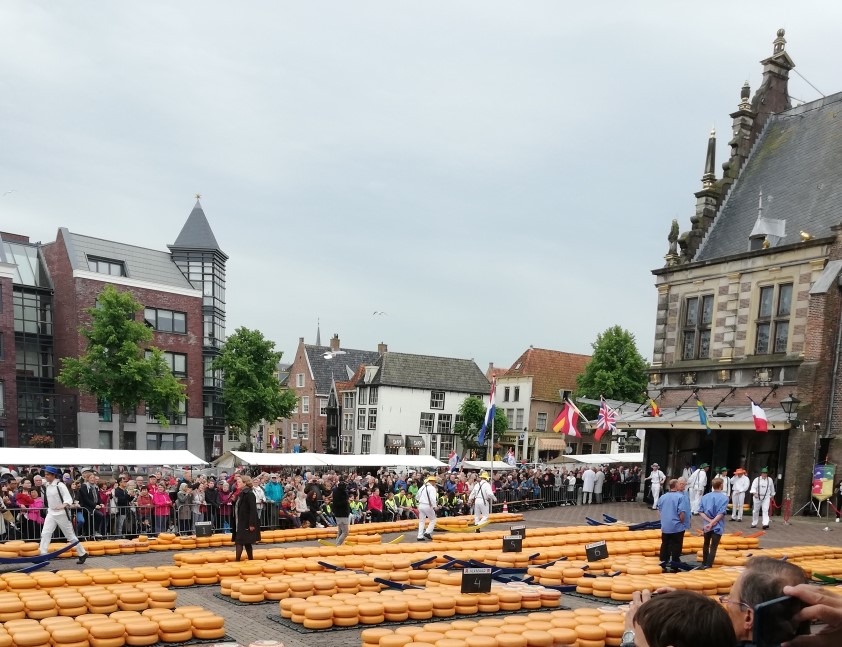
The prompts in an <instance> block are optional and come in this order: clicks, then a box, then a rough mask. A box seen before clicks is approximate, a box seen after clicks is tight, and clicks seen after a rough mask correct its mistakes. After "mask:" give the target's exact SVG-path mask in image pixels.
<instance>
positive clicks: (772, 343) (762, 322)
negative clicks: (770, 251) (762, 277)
mask: <svg viewBox="0 0 842 647" xmlns="http://www.w3.org/2000/svg"><path fill="white" fill-rule="evenodd" d="M758 288H759V290H758V294H757V310H756V312H757V317H756V318H755V321H754V354H755V355H782V354H786V353H787V350H788V348H789V338H790V322H791V319H792V306H793V303H792V299H793V296H794V291H795V282H794V281H783V282H781V283H773V284H769V285H760V286H758ZM784 289H787V290H788V292H789V296H788V304H787V312H786V313H782V312H781V292H782V291H783V290H784ZM764 290H771V291H772V296H771V302H770V304H769V313H768V314H763V306H764V303H763V293H764ZM761 328H766V331H767V332H766V347H765V349H763V350H761V348H760V339H761V337H760V330H761ZM782 328H783V329H784V330H785V337H784V342H783V349H782V350H780V349H779V347H778V342H779V341H780V339H779V333H780V330H781V329H782Z"/></svg>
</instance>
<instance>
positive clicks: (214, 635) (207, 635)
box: [193, 627, 225, 640]
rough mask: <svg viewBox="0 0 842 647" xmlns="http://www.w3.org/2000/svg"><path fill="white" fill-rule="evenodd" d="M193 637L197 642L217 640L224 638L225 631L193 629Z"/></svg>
mask: <svg viewBox="0 0 842 647" xmlns="http://www.w3.org/2000/svg"><path fill="white" fill-rule="evenodd" d="M193 637H194V638H197V639H199V640H218V639H219V638H224V637H225V629H197V628H196V627H193Z"/></svg>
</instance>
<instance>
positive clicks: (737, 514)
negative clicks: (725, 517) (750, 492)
mask: <svg viewBox="0 0 842 647" xmlns="http://www.w3.org/2000/svg"><path fill="white" fill-rule="evenodd" d="M745 502H746V493H745V492H734V494H732V495H731V518H732V519H742V518H743V505H744V504H745Z"/></svg>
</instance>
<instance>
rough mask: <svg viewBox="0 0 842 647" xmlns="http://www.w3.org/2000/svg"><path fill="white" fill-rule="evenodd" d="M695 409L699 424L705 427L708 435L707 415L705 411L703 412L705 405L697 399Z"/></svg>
mask: <svg viewBox="0 0 842 647" xmlns="http://www.w3.org/2000/svg"><path fill="white" fill-rule="evenodd" d="M696 407H697V408H698V410H699V422H701V423H702V424H703V425H704V426H705V429H707V430H708V433H710V423H709V422H708V414H707V411H705V405H704V404H703V403H702V401H701V400H699V399H698V398H697V399H696Z"/></svg>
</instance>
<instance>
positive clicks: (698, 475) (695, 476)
mask: <svg viewBox="0 0 842 647" xmlns="http://www.w3.org/2000/svg"><path fill="white" fill-rule="evenodd" d="M707 484H708V475H707V473H706V472H705V471H704V470H702V469H697V470H696V471H695V472H693V473H692V474H691V475H690V478H689V479H688V480H687V487H689V488H690V489H691V490H704V489H705V486H706V485H707Z"/></svg>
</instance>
